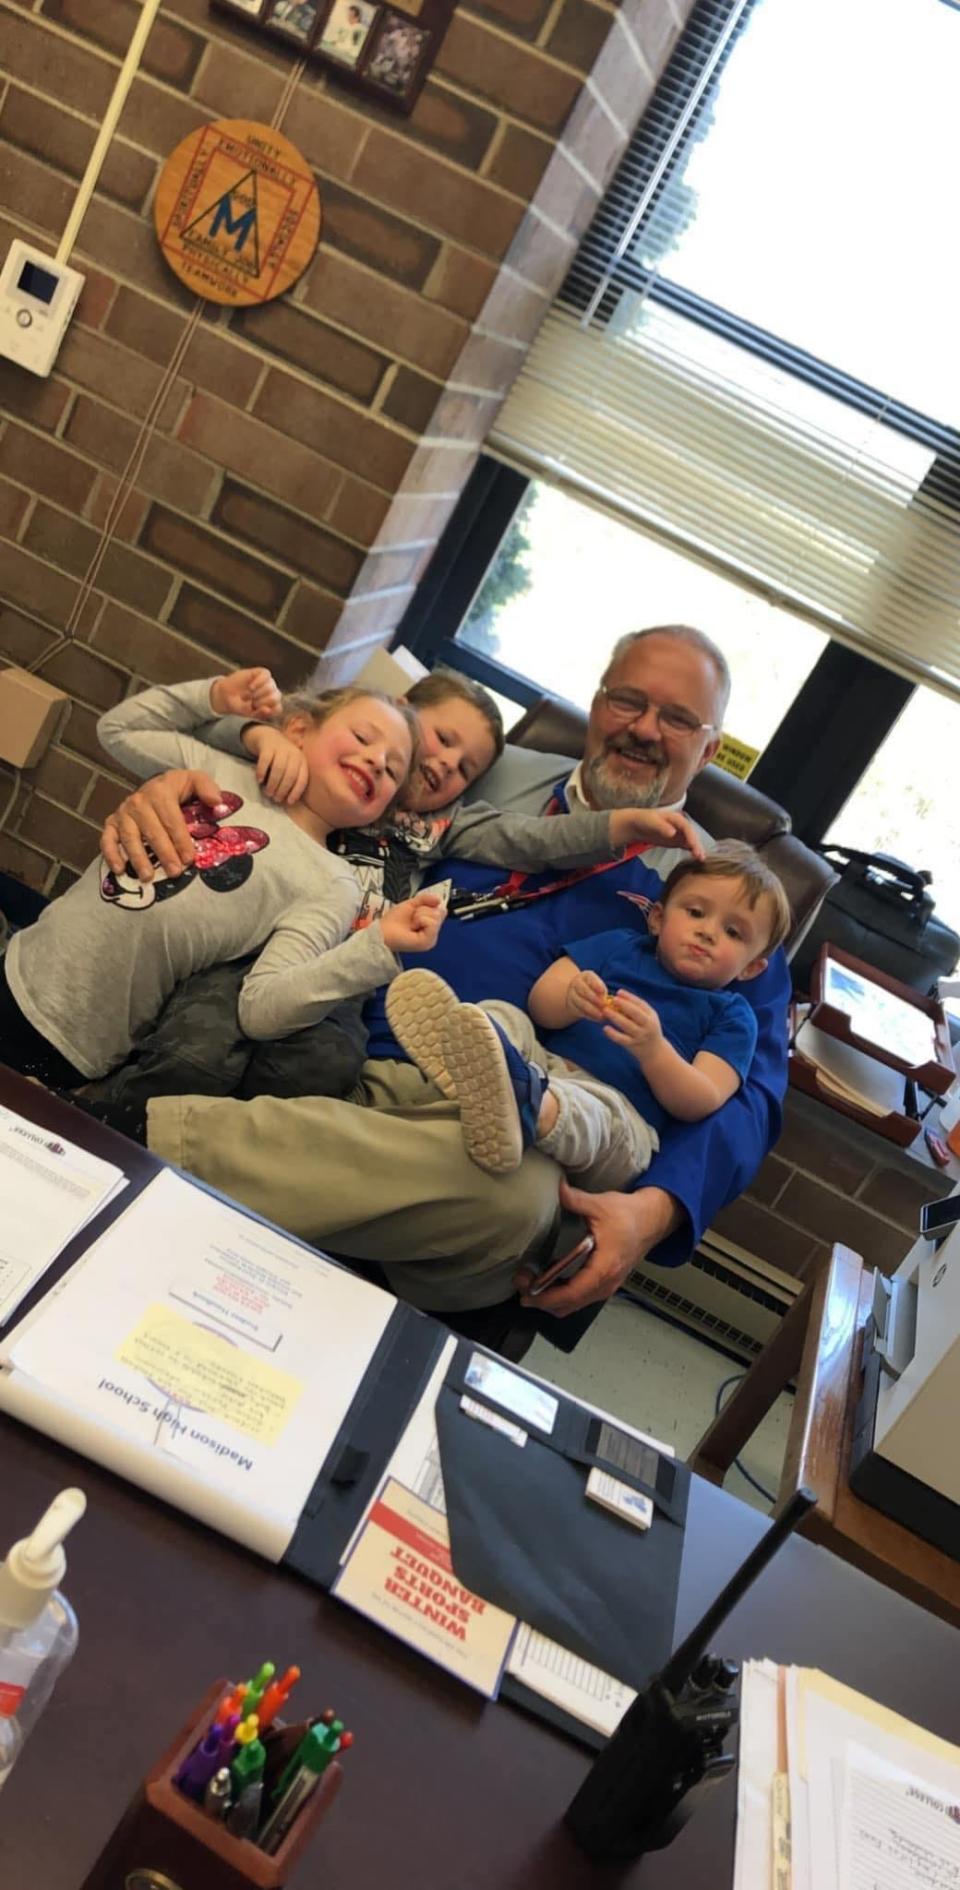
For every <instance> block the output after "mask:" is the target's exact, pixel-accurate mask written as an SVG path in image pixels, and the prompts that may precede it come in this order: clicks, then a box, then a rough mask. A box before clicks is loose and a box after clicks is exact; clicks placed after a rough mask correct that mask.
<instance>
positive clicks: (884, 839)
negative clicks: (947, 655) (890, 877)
mask: <svg viewBox="0 0 960 1890" xmlns="http://www.w3.org/2000/svg"><path fill="white" fill-rule="evenodd" d="M958 734H960V724H958V716H957V708H956V704H955V703H953V702H951V701H949V699H948V698H947V697H946V696H941V695H938V694H937V692H936V691H935V690H933V689H917V690H916V691H915V692H914V694H913V696H912V697H911V699H910V701H909V702H908V703H907V706H906V708H905V709H904V711H903V714H902V715H901V716H900V718H899V720H898V721H897V722H896V723H895V724H894V726H893V728H892V729H891V731H890V733H889V735H888V736H887V739H886V741H885V742H883V743H882V744H881V746H880V747H879V748H878V749H877V752H876V754H875V755H874V757H873V760H872V762H871V763H870V766H869V767H868V768H867V770H866V772H865V773H864V774H863V776H862V777H861V779H860V781H859V782H858V784H857V786H856V788H855V789H854V791H853V793H852V794H851V796H850V799H849V800H848V801H847V803H846V806H845V807H844V808H843V809H842V811H841V812H840V814H838V816H837V818H836V820H835V821H834V822H833V823H832V825H831V827H830V830H829V832H828V834H827V839H828V840H836V841H838V842H839V843H840V844H841V845H842V846H849V847H862V848H863V849H864V850H865V851H866V852H868V853H892V854H893V855H894V857H895V858H896V859H899V860H904V861H906V864H907V865H908V866H913V867H916V868H918V869H919V868H922V867H926V868H927V870H928V871H929V872H931V873H932V874H933V885H932V887H931V891H932V893H933V896H934V899H935V901H936V910H937V914H938V916H939V917H940V918H941V919H943V920H944V922H945V923H946V924H947V925H952V926H953V928H954V930H955V931H960V806H958V802H957V795H956V790H955V787H954V782H953V763H954V757H955V755H956V748H957V738H958Z"/></svg>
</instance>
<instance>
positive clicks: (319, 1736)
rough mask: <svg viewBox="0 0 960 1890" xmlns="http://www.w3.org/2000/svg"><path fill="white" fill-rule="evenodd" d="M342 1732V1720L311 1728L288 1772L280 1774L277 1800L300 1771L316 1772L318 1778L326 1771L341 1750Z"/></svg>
mask: <svg viewBox="0 0 960 1890" xmlns="http://www.w3.org/2000/svg"><path fill="white" fill-rule="evenodd" d="M342 1731H343V1720H342V1719H335V1720H334V1721H333V1723H332V1724H331V1725H329V1726H322V1725H321V1726H311V1728H310V1731H309V1732H308V1733H307V1735H306V1737H305V1738H304V1739H301V1741H300V1744H299V1745H298V1747H297V1750H296V1752H295V1753H294V1755H293V1758H292V1759H291V1760H290V1763H289V1765H288V1766H287V1767H286V1770H285V1771H283V1772H282V1773H281V1774H280V1783H279V1785H277V1787H276V1789H275V1791H274V1794H273V1796H274V1799H275V1800H276V1799H278V1798H282V1797H283V1794H284V1792H285V1791H286V1790H287V1788H288V1786H289V1785H290V1784H291V1783H292V1781H293V1779H294V1778H295V1777H296V1775H297V1773H298V1772H299V1771H301V1770H306V1771H308V1772H314V1773H316V1774H317V1776H319V1774H320V1773H321V1772H325V1771H326V1769H327V1766H328V1765H329V1764H330V1761H331V1759H333V1758H335V1757H336V1755H337V1753H338V1752H339V1750H340V1734H341V1733H342Z"/></svg>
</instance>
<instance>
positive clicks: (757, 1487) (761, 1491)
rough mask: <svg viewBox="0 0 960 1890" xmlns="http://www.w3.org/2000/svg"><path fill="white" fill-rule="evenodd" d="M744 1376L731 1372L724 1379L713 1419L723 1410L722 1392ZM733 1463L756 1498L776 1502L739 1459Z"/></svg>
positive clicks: (735, 1458)
mask: <svg viewBox="0 0 960 1890" xmlns="http://www.w3.org/2000/svg"><path fill="white" fill-rule="evenodd" d="M746 1375H747V1374H746V1372H733V1373H732V1374H731V1376H730V1377H729V1378H725V1379H724V1381H723V1384H722V1385H721V1386H720V1389H719V1391H718V1392H717V1396H716V1399H715V1401H714V1406H713V1415H714V1417H715V1418H718V1417H719V1416H720V1412H721V1410H722V1408H723V1394H724V1392H725V1391H728V1390H729V1388H730V1386H731V1385H739V1384H740V1382H741V1380H742V1379H744V1378H745V1377H746ZM733 1461H734V1463H735V1464H736V1467H737V1469H738V1470H739V1472H740V1475H741V1476H742V1477H743V1478H744V1480H745V1482H747V1483H749V1485H750V1488H751V1489H752V1490H756V1492H757V1495H758V1496H762V1497H763V1499H764V1501H765V1502H767V1503H775V1502H776V1500H777V1499H776V1497H775V1496H774V1495H773V1493H772V1492H771V1491H770V1490H765V1489H764V1487H763V1484H762V1483H758V1482H757V1479H756V1477H752V1476H751V1475H750V1472H749V1470H745V1469H744V1467H743V1464H742V1463H741V1462H740V1459H739V1457H734V1460H733Z"/></svg>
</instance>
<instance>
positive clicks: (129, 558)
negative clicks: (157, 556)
mask: <svg viewBox="0 0 960 1890" xmlns="http://www.w3.org/2000/svg"><path fill="white" fill-rule="evenodd" d="M24 543H25V545H26V546H27V549H28V550H30V551H34V552H36V553H38V554H39V556H40V557H42V558H45V559H48V560H49V562H50V563H51V564H53V565H57V566H58V567H59V568H60V570H62V571H68V572H70V574H71V575H72V576H74V577H81V578H82V577H83V576H84V575H85V574H86V571H87V569H88V567H89V565H90V561H91V559H92V558H93V555H94V553H95V552H96V551H97V549H98V547H99V544H100V534H99V532H96V531H94V530H93V528H92V527H91V526H89V525H83V524H81V522H80V520H79V519H75V518H70V517H69V516H68V514H67V513H66V512H55V511H54V510H53V508H52V507H51V506H49V505H45V504H43V503H41V504H39V505H38V506H37V507H36V510H35V511H34V514H33V517H32V518H31V520H30V523H29V525H28V526H27V530H26V533H25V535H24ZM95 581H96V585H97V589H98V590H100V591H103V592H105V593H106V595H107V596H108V597H118V598H119V599H120V601H121V603H125V604H137V605H139V607H140V608H141V609H142V610H145V611H153V612H156V613H159V612H160V611H161V610H162V608H163V606H164V604H165V603H166V600H167V596H168V594H169V591H170V577H169V574H168V573H167V572H165V571H162V570H160V569H159V568H158V567H157V566H156V565H155V564H151V563H149V561H148V560H147V559H146V558H142V557H140V555H139V554H138V553H137V552H135V551H131V550H129V548H128V547H127V546H126V545H118V544H112V545H110V546H109V548H108V550H107V552H106V554H105V556H104V558H103V562H102V563H101V565H100V566H99V568H98V570H97V575H96V580H95Z"/></svg>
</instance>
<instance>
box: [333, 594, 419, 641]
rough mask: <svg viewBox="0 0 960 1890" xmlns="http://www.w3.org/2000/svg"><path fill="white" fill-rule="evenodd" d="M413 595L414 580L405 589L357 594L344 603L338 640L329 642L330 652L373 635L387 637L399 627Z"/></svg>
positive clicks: (337, 633)
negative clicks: (365, 594)
mask: <svg viewBox="0 0 960 1890" xmlns="http://www.w3.org/2000/svg"><path fill="white" fill-rule="evenodd" d="M412 596H413V585H412V584H411V585H408V586H407V587H406V589H402V590H397V591H387V592H383V591H376V592H374V594H373V596H372V597H358V598H357V599H356V600H353V601H350V602H348V603H346V604H344V607H343V611H342V613H341V617H340V622H339V623H338V625H337V630H336V642H335V643H334V642H331V644H330V646H329V647H330V650H331V654H332V653H333V652H334V650H335V649H336V648H337V647H338V646H339V647H342V646H343V645H345V644H353V643H362V642H369V641H370V640H371V639H373V638H378V639H379V640H380V641H381V642H383V641H385V640H386V638H387V637H388V636H390V635H391V634H392V632H393V631H394V630H395V629H396V628H397V625H398V623H399V622H400V619H401V617H402V616H403V613H404V611H405V610H406V608H407V605H408V604H409V602H410V599H411V597H412Z"/></svg>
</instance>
